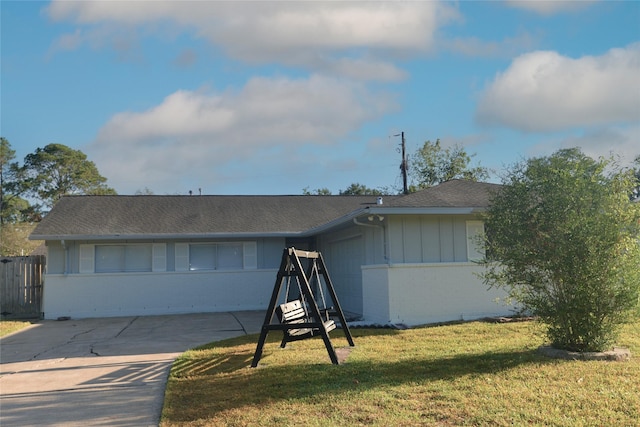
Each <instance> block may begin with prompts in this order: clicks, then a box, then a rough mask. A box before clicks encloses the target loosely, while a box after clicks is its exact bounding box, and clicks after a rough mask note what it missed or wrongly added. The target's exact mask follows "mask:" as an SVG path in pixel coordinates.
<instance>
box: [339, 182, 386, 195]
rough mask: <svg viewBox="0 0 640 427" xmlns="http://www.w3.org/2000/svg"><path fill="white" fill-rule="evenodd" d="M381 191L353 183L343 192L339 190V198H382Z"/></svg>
mask: <svg viewBox="0 0 640 427" xmlns="http://www.w3.org/2000/svg"><path fill="white" fill-rule="evenodd" d="M383 194H384V193H383V192H382V190H377V189H375V188H369V187H367V186H366V185H363V184H360V183H357V182H356V183H353V184H351V185H350V186H348V187H347V188H346V189H344V190H340V195H341V196H382V195H383Z"/></svg>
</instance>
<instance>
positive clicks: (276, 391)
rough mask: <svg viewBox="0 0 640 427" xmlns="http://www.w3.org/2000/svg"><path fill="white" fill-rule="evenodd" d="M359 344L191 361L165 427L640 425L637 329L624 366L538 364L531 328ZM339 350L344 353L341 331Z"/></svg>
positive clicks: (477, 329)
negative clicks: (332, 351)
mask: <svg viewBox="0 0 640 427" xmlns="http://www.w3.org/2000/svg"><path fill="white" fill-rule="evenodd" d="M352 334H353V336H354V340H355V343H356V347H355V348H354V349H353V350H352V352H351V354H350V355H349V357H348V359H347V361H346V363H345V364H343V365H340V366H335V365H332V364H331V363H330V361H329V357H328V355H327V352H326V349H325V347H324V344H323V342H322V339H320V338H316V339H311V340H306V341H298V342H293V343H290V344H288V346H287V348H286V349H284V350H282V349H280V348H279V342H280V337H281V335H280V334H279V333H277V332H270V333H269V340H268V342H267V344H266V345H265V349H264V353H263V357H262V359H261V361H260V366H259V367H258V368H256V369H252V368H250V367H249V365H250V363H251V360H252V358H253V352H254V351H255V346H256V343H257V340H258V337H257V335H250V336H246V337H241V338H237V339H231V340H226V341H221V342H217V343H211V344H210V345H207V346H204V347H201V348H199V349H196V350H192V351H189V352H187V353H185V354H183V355H182V356H181V357H180V358H179V359H178V360H176V362H175V363H174V366H173V368H172V370H171V374H170V377H169V382H168V385H167V392H166V397H165V404H164V408H163V413H162V422H161V425H162V426H163V427H167V426H271V425H277V426H300V425H304V426H358V425H373V426H384V427H387V426H416V425H437V426H451V425H456V426H457V425H496V426H511V425H525V424H528V425H544V426H638V425H639V421H638V420H640V322H636V323H635V324H631V325H628V326H626V327H625V329H624V331H623V334H622V335H621V337H620V339H619V344H620V345H621V346H624V347H628V348H630V349H631V351H632V354H633V356H632V359H631V361H627V362H602V361H589V362H587V361H567V360H555V359H549V358H546V357H544V356H541V355H539V354H538V353H537V351H536V350H537V348H538V346H540V345H541V344H542V343H543V338H542V335H541V334H540V329H539V326H538V325H537V324H536V323H534V322H523V323H504V324H494V323H483V322H472V323H465V324H458V325H447V326H437V327H423V328H416V329H410V330H405V331H395V330H389V329H379V330H374V329H353V330H352ZM331 335H332V339H333V343H334V346H336V347H346V346H347V341H346V339H345V338H344V336H343V335H342V334H341V332H340V331H339V330H336V331H333V332H332V333H331Z"/></svg>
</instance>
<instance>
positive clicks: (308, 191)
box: [302, 186, 331, 196]
mask: <svg viewBox="0 0 640 427" xmlns="http://www.w3.org/2000/svg"><path fill="white" fill-rule="evenodd" d="M302 194H303V195H305V196H314V195H316V196H330V195H331V190H329V189H328V188H326V187H325V188H316V189H315V190H311V189H310V188H309V187H308V186H307V187H304V188H303V189H302Z"/></svg>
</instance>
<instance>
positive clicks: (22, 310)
mask: <svg viewBox="0 0 640 427" xmlns="http://www.w3.org/2000/svg"><path fill="white" fill-rule="evenodd" d="M45 263H46V258H45V256H44V255H34V256H21V257H3V258H0V313H1V314H2V317H3V318H12V319H19V318H23V319H26V318H34V317H38V318H39V317H40V316H41V315H42V285H43V274H44V266H45Z"/></svg>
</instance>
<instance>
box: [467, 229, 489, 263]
mask: <svg viewBox="0 0 640 427" xmlns="http://www.w3.org/2000/svg"><path fill="white" fill-rule="evenodd" d="M483 237H484V222H482V221H467V260H469V261H481V260H483V259H484V254H485V248H484V244H483V243H482V238H483Z"/></svg>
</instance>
